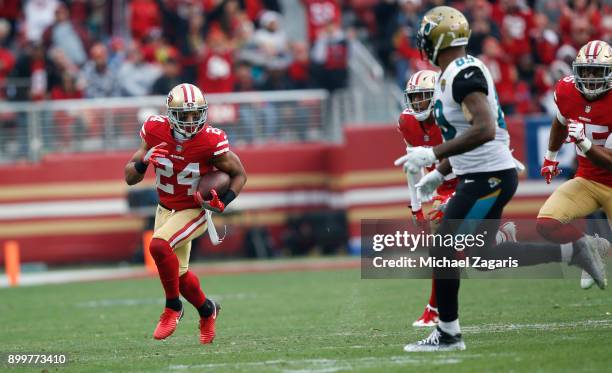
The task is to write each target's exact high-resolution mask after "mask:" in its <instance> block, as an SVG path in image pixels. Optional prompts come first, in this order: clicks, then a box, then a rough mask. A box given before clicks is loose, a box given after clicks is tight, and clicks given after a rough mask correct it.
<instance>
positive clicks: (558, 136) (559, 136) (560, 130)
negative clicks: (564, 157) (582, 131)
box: [548, 117, 567, 154]
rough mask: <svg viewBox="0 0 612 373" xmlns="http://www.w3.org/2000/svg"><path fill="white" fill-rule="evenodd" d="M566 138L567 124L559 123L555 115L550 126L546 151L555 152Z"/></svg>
mask: <svg viewBox="0 0 612 373" xmlns="http://www.w3.org/2000/svg"><path fill="white" fill-rule="evenodd" d="M566 138H567V126H566V125H564V124H563V123H561V122H560V121H559V118H557V117H555V118H554V119H553V122H552V126H551V127H550V134H549V135H548V151H549V152H554V153H555V154H556V153H557V152H558V151H559V149H561V146H562V145H563V143H564V142H565V139H566Z"/></svg>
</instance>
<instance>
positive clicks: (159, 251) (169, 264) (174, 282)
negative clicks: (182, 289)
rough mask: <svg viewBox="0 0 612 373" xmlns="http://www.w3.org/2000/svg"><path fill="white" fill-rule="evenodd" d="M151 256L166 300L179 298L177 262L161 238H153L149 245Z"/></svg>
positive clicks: (174, 255) (170, 248) (166, 243)
mask: <svg viewBox="0 0 612 373" xmlns="http://www.w3.org/2000/svg"><path fill="white" fill-rule="evenodd" d="M149 250H150V251H151V256H152V257H153V259H154V260H155V265H157V272H159V279H160V280H161V283H162V286H163V287H164V291H165V292H166V299H175V298H178V297H179V275H178V273H179V261H178V258H177V257H176V254H175V253H174V251H172V247H171V246H170V244H169V243H168V242H167V241H165V240H162V239H161V238H154V239H152V240H151V244H150V245H149Z"/></svg>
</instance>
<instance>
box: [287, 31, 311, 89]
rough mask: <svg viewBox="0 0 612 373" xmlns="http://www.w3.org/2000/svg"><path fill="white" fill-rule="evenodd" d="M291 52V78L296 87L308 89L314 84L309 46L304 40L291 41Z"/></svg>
mask: <svg viewBox="0 0 612 373" xmlns="http://www.w3.org/2000/svg"><path fill="white" fill-rule="evenodd" d="M291 54H292V55H293V60H292V61H291V64H290V65H289V68H288V70H287V72H288V74H289V78H290V79H291V80H292V81H293V84H294V88H296V89H306V88H310V87H311V85H312V82H311V78H310V59H309V58H308V46H307V45H306V43H304V42H293V43H291Z"/></svg>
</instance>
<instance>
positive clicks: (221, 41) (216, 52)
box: [198, 29, 234, 93]
mask: <svg viewBox="0 0 612 373" xmlns="http://www.w3.org/2000/svg"><path fill="white" fill-rule="evenodd" d="M207 44H208V48H206V49H205V51H204V53H203V57H202V59H201V62H200V64H199V65H198V87H200V88H201V89H202V90H203V91H204V92H206V93H222V92H231V91H232V89H233V88H234V71H233V64H234V60H233V56H232V50H231V49H229V48H228V43H227V37H226V36H225V34H224V33H223V32H222V31H220V30H217V29H213V30H211V31H210V33H209V35H208V38H207Z"/></svg>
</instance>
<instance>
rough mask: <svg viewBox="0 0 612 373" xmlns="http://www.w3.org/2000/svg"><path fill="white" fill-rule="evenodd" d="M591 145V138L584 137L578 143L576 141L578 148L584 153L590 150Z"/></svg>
mask: <svg viewBox="0 0 612 373" xmlns="http://www.w3.org/2000/svg"><path fill="white" fill-rule="evenodd" d="M592 145H593V144H592V143H591V140H589V139H587V138H586V137H585V138H584V140H582V141H580V142H579V143H576V146H577V147H578V149H580V150H581V151H582V152H583V153H586V152H588V151H589V150H591V146H592Z"/></svg>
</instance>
